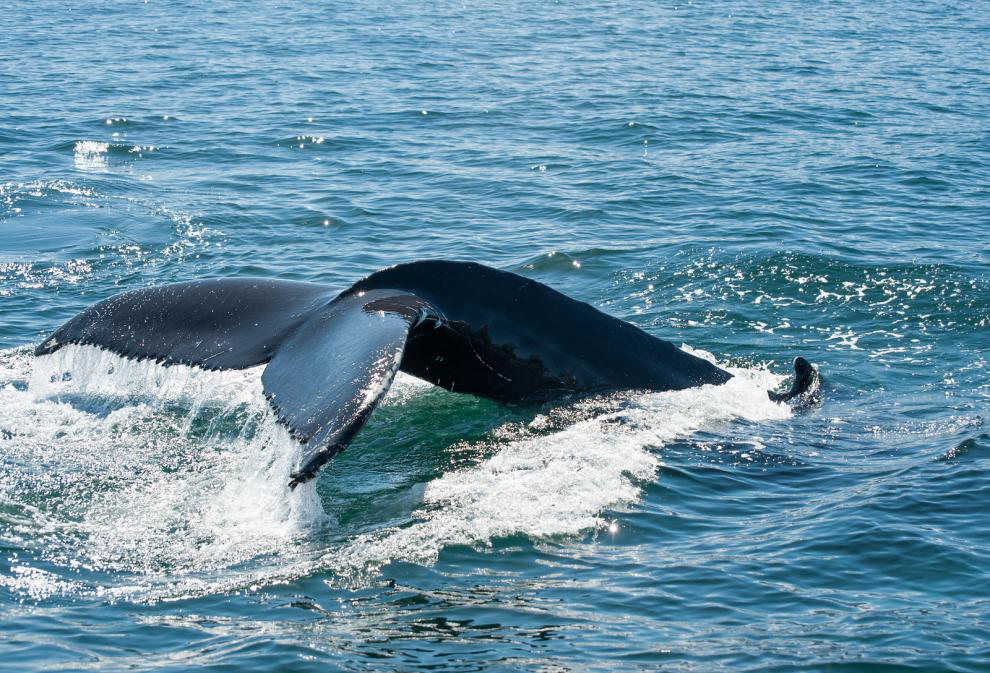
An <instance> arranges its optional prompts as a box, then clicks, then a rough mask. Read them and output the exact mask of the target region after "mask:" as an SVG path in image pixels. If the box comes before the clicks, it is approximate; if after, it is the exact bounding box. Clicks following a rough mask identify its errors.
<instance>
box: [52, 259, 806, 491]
mask: <svg viewBox="0 0 990 673" xmlns="http://www.w3.org/2000/svg"><path fill="white" fill-rule="evenodd" d="M67 344H89V345H93V346H98V347H101V348H105V349H107V350H109V351H112V352H114V353H116V354H118V355H122V356H124V357H128V358H136V359H153V360H155V361H157V362H159V363H161V364H163V365H166V366H168V365H173V364H184V365H190V366H195V367H201V368H204V369H244V368H247V367H253V366H256V365H261V364H266V363H267V367H266V369H265V371H264V373H263V374H262V377H261V382H262V387H263V391H264V394H265V396H266V397H267V399H268V400H269V402H270V404H271V406H272V408H273V409H274V411H275V414H276V415H277V417H278V419H279V421H280V422H282V423H283V424H285V425H286V427H287V428H288V429H289V431H290V433H291V434H292V435H293V436H294V437H295V438H296V439H297V440H298V441H299V442H301V443H302V444H303V445H304V455H303V459H302V462H301V464H300V465H299V468H298V470H296V471H295V472H294V473H293V474H292V475H291V482H290V486H291V487H295V486H296V485H297V484H299V483H302V482H304V481H307V480H309V479H312V478H313V477H314V476H315V475H316V474H317V473H318V471H319V469H320V467H322V466H323V465H324V464H325V463H326V462H327V461H328V460H330V459H331V458H333V456H335V455H336V454H338V453H339V452H340V451H342V450H344V449H345V448H346V447H347V446H348V445H349V444H350V443H351V441H352V440H353V439H354V437H355V435H356V434H357V433H358V431H360V429H361V428H362V427H363V426H364V424H365V422H366V421H367V420H368V417H369V416H370V415H371V413H372V412H373V411H374V409H375V408H376V407H377V405H378V403H379V402H380V401H381V400H382V398H383V397H384V396H385V394H386V393H387V392H388V389H389V386H391V384H392V381H393V379H394V378H395V375H396V373H397V372H398V371H403V372H406V373H407V374H411V375H412V376H416V377H419V378H421V379H424V380H426V381H428V382H430V383H433V384H435V385H438V386H441V387H443V388H446V389H448V390H452V391H455V392H459V393H469V394H474V395H478V396H481V397H487V398H489V399H493V400H497V401H500V402H530V401H545V400H548V399H553V398H556V397H560V396H561V395H566V394H572V393H578V394H583V393H594V392H604V391H609V390H623V389H625V390H630V389H639V390H657V391H663V390H681V389H684V388H690V387H695V386H701V385H706V384H713V385H718V384H722V383H725V382H726V381H728V380H729V379H730V378H732V374H730V373H729V372H727V371H725V370H723V369H721V368H719V367H717V366H716V365H714V364H712V363H711V362H708V361H707V360H704V359H702V358H699V357H696V356H694V355H692V354H690V353H687V352H685V351H683V350H681V349H679V348H677V347H676V346H674V345H673V344H672V343H670V342H668V341H664V340H662V339H658V338H656V337H654V336H651V335H650V334H647V333H646V332H644V331H643V330H641V329H639V328H638V327H636V326H634V325H631V324H629V323H627V322H624V321H622V320H619V319H617V318H614V317H612V316H610V315H607V314H605V313H602V312H601V311H599V310H597V309H595V308H594V307H592V306H590V305H589V304H586V303H584V302H580V301H576V300H574V299H571V298H570V297H567V296H565V295H563V294H561V293H559V292H557V291H556V290H553V289H551V288H549V287H547V286H546V285H543V284H541V283H538V282H536V281H533V280H530V279H528V278H524V277H522V276H519V275H516V274H513V273H508V272H505V271H499V270H497V269H492V268H490V267H486V266H482V265H480V264H475V263H470V262H450V261H423V262H413V263H410V264H402V265H399V266H394V267H390V268H388V269H384V270H382V271H379V272H377V273H374V274H372V275H370V276H368V277H367V278H365V279H363V280H361V281H358V282H357V283H355V284H354V285H353V286H352V287H350V288H349V289H347V290H345V291H344V292H342V293H339V294H337V293H336V292H335V291H333V290H332V289H330V288H328V287H325V286H323V285H317V284H310V283H297V282H289V281H280V280H272V279H217V280H201V281H193V282H186V283H177V284H173V285H166V286H162V287H153V288H145V289H141V290H135V291H131V292H125V293H123V294H120V295H117V296H115V297H111V298H109V299H106V300H104V301H102V302H100V303H98V304H95V305H93V306H91V307H89V308H87V309H86V310H84V311H83V312H82V313H80V314H78V315H77V316H75V317H74V318H72V319H70V320H69V321H68V322H66V323H65V324H64V325H62V326H61V327H60V328H58V329H57V330H56V331H55V332H54V333H53V334H52V335H51V336H50V337H49V338H48V339H46V340H45V341H44V342H42V343H41V345H39V346H38V347H37V349H36V350H35V353H36V354H37V355H46V354H49V353H53V352H55V351H56V350H58V349H59V348H61V347H62V346H64V345H67ZM795 368H796V370H797V373H798V380H797V381H796V382H795V385H794V387H793V388H792V390H791V392H789V393H786V394H778V393H770V398H771V399H780V400H783V399H790V398H791V397H794V396H795V395H799V394H802V393H804V392H806V391H807V390H809V389H810V386H811V385H812V384H813V383H815V382H817V372H816V371H815V370H814V368H813V367H811V365H810V364H809V363H808V362H807V361H806V360H804V359H803V358H799V359H798V360H797V361H795Z"/></svg>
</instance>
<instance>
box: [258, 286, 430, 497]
mask: <svg viewBox="0 0 990 673" xmlns="http://www.w3.org/2000/svg"><path fill="white" fill-rule="evenodd" d="M423 307H424V305H423V304H422V302H419V300H417V299H416V298H415V297H411V296H408V295H402V294H399V293H394V292H393V293H389V292H387V291H381V290H378V291H374V292H369V293H367V296H364V295H363V293H362V295H361V296H358V295H350V296H347V297H344V298H341V299H339V300H337V301H335V302H333V303H332V304H331V305H329V306H328V307H326V308H325V309H323V310H321V311H319V312H317V313H315V314H314V315H313V316H312V317H311V318H310V319H309V320H307V321H306V322H305V323H303V324H302V325H301V326H300V327H299V329H298V330H296V332H295V333H293V334H292V335H291V336H290V337H289V338H288V339H286V341H285V342H284V343H283V344H282V345H281V346H280V347H279V349H278V352H277V353H276V354H275V356H274V357H273V358H272V360H271V362H269V363H268V367H267V368H266V369H265V372H264V374H263V375H262V377H261V381H262V384H263V386H264V391H265V395H266V396H267V397H268V399H269V401H270V402H271V404H272V406H273V408H274V409H275V411H276V413H277V415H278V417H279V420H280V421H282V422H283V423H284V424H285V425H286V426H288V428H289V430H290V432H291V433H292V435H293V436H294V437H295V438H296V439H298V440H299V441H301V442H302V443H303V444H304V446H305V449H304V451H305V452H304V455H303V459H302V463H301V465H300V467H299V469H298V471H296V472H295V473H293V474H292V475H291V477H292V481H291V482H290V484H289V485H290V487H293V488H294V487H295V486H296V485H297V484H299V483H301V482H304V481H308V480H309V479H312V478H313V477H314V476H316V473H317V472H318V471H319V469H320V467H322V466H323V465H324V464H325V463H326V462H327V461H328V460H330V459H331V458H333V457H334V456H335V455H337V454H338V453H340V452H341V451H343V450H344V448H346V447H347V445H348V444H350V443H351V441H352V440H353V439H354V436H355V435H356V434H357V433H358V431H359V430H360V429H361V428H362V427H363V426H364V424H365V422H366V421H367V420H368V417H369V416H370V415H371V412H372V411H374V409H375V407H376V406H378V403H379V402H380V401H381V399H382V398H383V397H384V396H385V393H386V392H388V389H389V387H390V386H391V384H392V380H393V379H394V378H395V373H396V372H397V371H398V370H399V365H400V363H401V362H402V355H403V353H404V351H405V347H406V341H407V339H408V337H409V332H410V330H411V329H412V327H413V326H414V325H415V324H416V323H417V322H418V321H419V320H420V319H421V317H422V312H423Z"/></svg>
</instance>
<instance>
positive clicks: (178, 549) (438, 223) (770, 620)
mask: <svg viewBox="0 0 990 673" xmlns="http://www.w3.org/2000/svg"><path fill="white" fill-rule="evenodd" d="M2 16H3V19H2V29H0V669H3V670H11V671H50V670H59V671H82V670H98V671H124V670H127V671H186V670H193V669H196V670H215V671H221V670H224V671H230V670H238V671H252V670H257V671H274V670H280V671H281V670H285V671H289V670H291V671H327V670H340V671H416V670H431V671H451V672H455V671H456V672H460V671H520V670H524V671H547V672H550V671H657V670H664V671H667V670H669V671H698V672H714V671H733V672H736V671H774V672H784V671H849V672H850V673H852V672H860V671H884V672H887V673H889V672H894V671H898V672H899V671H925V672H929V671H988V670H990V515H988V512H990V504H988V503H990V476H988V474H987V471H988V468H990V430H988V429H987V426H986V418H987V415H988V413H990V385H988V383H987V376H988V373H990V370H988V365H987V360H988V357H990V348H988V346H990V338H988V336H990V246H988V244H987V239H988V234H990V122H988V120H990V58H988V55H990V19H988V17H990V5H988V4H987V3H985V2H974V3H954V2H939V3H931V2H921V3H900V2H870V3H847V2H822V3H814V4H813V3H804V2H793V1H784V2H774V3H770V2H755V3H742V2H699V1H698V0H694V1H685V2H680V1H678V2H676V3H674V2H666V3H653V2H640V1H632V2H627V3H593V2H576V3H516V2H501V1H498V0H496V1H495V2H490V3H450V2H438V3H412V2H404V1H400V2H389V3H376V2H360V3H354V2H339V3H300V2H295V1H288V2H283V1H279V2H277V3H275V2H257V3H233V2H226V1H222V0H221V1H217V2H211V3H197V2H178V1H177V2H162V1H160V0H150V1H145V2H136V1H116V2H107V3H83V2H57V1H55V0H51V1H42V2H30V3H29V2H24V1H23V0H12V1H9V2H6V3H4V6H3V11H2ZM423 258H450V259H461V260H474V261H478V262H482V263H485V264H489V265H492V266H495V267H498V268H502V269H506V270H510V271H514V272H517V273H521V274H523V275H526V276H529V277H531V278H534V279H537V280H539V281H541V282H544V283H547V284H549V285H551V286H553V287H555V288H557V289H559V290H561V291H563V292H565V293H567V294H569V295H571V296H573V297H576V298H579V299H581V300H584V301H587V302H590V303H592V304H593V305H595V306H597V307H599V308H600V309H602V310H604V311H607V312H608V313H611V314H613V315H616V316H619V317H621V318H623V319H625V320H629V321H631V322H633V323H635V324H637V325H639V326H640V327H642V328H643V329H645V330H647V331H649V332H650V333H652V334H655V335H657V336H658V337H662V338H666V339H669V340H671V341H674V342H675V343H677V344H679V345H680V344H684V345H685V347H687V348H691V349H694V350H695V351H698V352H701V353H703V354H706V357H711V358H714V359H715V360H716V361H718V362H719V363H721V364H722V365H723V366H726V367H729V368H731V369H732V371H734V372H735V373H736V374H737V376H736V378H734V379H733V381H732V382H730V384H727V385H725V386H722V387H719V388H713V387H708V388H702V389H695V390H688V391H681V392H673V393H637V392H626V393H619V394H614V395H607V396H601V397H596V398H592V399H582V400H567V401H563V402H561V403H558V404H555V405H545V406H541V407H505V406H500V405H498V404H494V403H491V402H488V401H483V400H479V399H475V398H472V397H469V396H461V395H455V394H451V393H447V392H445V391H441V390H438V389H435V388H432V387H430V386H429V385H427V384H424V383H422V382H419V381H417V380H415V379H412V378H408V377H400V379H399V380H398V382H397V384H396V385H395V387H394V388H393V390H392V391H391V392H390V394H389V396H388V398H387V399H386V401H385V403H384V405H383V406H382V407H381V408H380V409H379V410H378V411H377V412H376V413H375V415H374V416H373V418H372V419H371V421H370V422H369V424H368V425H367V427H366V428H365V429H364V431H363V432H362V433H361V434H360V435H359V437H358V439H357V441H356V442H355V443H354V444H353V445H352V446H351V448H350V449H348V450H347V451H346V452H345V453H344V454H343V455H341V456H340V457H339V458H337V459H336V460H335V461H333V463H332V464H330V465H329V466H328V467H327V469H325V470H324V472H323V473H322V475H321V476H320V478H319V479H318V480H317V481H316V482H313V483H310V484H307V485H305V486H303V487H300V488H299V489H297V490H296V491H294V492H291V493H290V492H288V491H287V490H286V488H285V483H286V475H287V474H288V472H289V471H290V470H291V469H292V468H293V466H294V464H295V461H296V460H297V459H298V456H299V449H298V447H297V446H295V444H294V443H293V441H292V440H291V439H290V438H289V437H287V436H286V434H285V431H284V430H283V429H282V428H281V427H280V426H279V425H277V424H276V423H274V422H273V420H272V418H271V416H270V413H269V412H268V410H267V407H266V404H265V401H264V399H263V398H262V396H261V392H260V383H259V375H260V372H259V371H258V370H248V371H245V372H232V373H230V372H229V373H204V372H198V371H194V370H191V369H187V368H182V367H173V368H169V369H165V368H161V367H158V366H157V365H153V364H148V363H143V364H138V363H132V362H127V361H123V360H120V359H117V358H114V357H113V356H110V355H108V354H106V353H103V352H100V351H98V350H96V349H93V348H84V347H73V348H68V349H64V350H63V351H60V352H59V353H58V354H56V355H54V356H50V357H46V358H38V359H35V358H34V356H33V355H32V348H33V346H34V345H35V344H37V343H38V342H39V341H40V340H41V339H43V338H44V336H45V335H46V334H48V333H49V332H50V331H51V330H53V329H54V328H55V327H57V326H58V325H59V324H61V322H62V321H64V320H66V319H68V318H69V317H71V316H72V315H74V314H75V313H76V312H78V311H80V310H81V309H82V308H84V307H86V306H88V305H89V304H91V303H93V302H95V301H98V300H100V299H102V298H105V297H108V296H111V295H113V294H114V293H117V292H120V291H123V290H126V289H132V288H137V287H143V286H147V285H153V284H160V283H167V282H173V281H180V280H187V279H193V278H218V277H229V276H269V277H276V278H285V279H296V280H306V281H315V282H322V283H326V284H329V285H332V286H335V287H339V288H341V289H343V288H345V287H347V286H348V285H349V284H350V283H352V282H353V281H354V280H356V279H358V278H360V277H362V276H364V275H366V274H368V273H370V272H372V271H375V270H377V269H379V268H381V267H384V266H388V265H391V264H395V263H399V262H406V261H411V260H415V259H423ZM484 300H485V298H484V297H479V301H484ZM797 355H802V356H805V357H807V358H808V359H810V360H811V361H812V362H814V363H816V364H817V366H818V367H819V369H820V371H821V373H822V376H823V379H824V389H823V400H822V403H821V404H820V406H818V407H815V408H812V409H809V410H807V411H797V410H793V409H791V408H790V407H787V406H784V405H777V404H773V403H770V402H769V401H768V400H767V398H766V396H765V393H764V390H765V389H766V388H767V387H773V386H780V385H783V384H784V383H785V381H786V380H787V376H788V374H789V367H790V362H791V360H792V359H793V358H794V357H795V356H797ZM314 366H318V365H317V364H314Z"/></svg>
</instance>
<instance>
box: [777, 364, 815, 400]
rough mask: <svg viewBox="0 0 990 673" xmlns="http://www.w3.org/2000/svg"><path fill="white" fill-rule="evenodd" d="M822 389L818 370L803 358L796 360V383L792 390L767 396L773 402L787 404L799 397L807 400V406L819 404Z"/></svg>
mask: <svg viewBox="0 0 990 673" xmlns="http://www.w3.org/2000/svg"><path fill="white" fill-rule="evenodd" d="M820 389H821V379H820V378H819V376H818V370H817V369H815V367H814V365H812V364H811V363H810V362H808V361H807V360H805V359H804V358H802V357H796V358H794V382H793V383H792V384H791V389H790V390H788V391H787V392H786V393H775V392H773V391H767V395H768V396H769V397H770V399H771V400H772V401H773V402H787V401H790V400H793V399H794V398H797V397H804V398H807V399H806V400H803V401H804V402H805V405H806V406H808V405H811V404H814V403H815V402H817V397H818V394H819V391H820Z"/></svg>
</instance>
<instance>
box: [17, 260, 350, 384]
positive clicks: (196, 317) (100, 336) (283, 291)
mask: <svg viewBox="0 0 990 673" xmlns="http://www.w3.org/2000/svg"><path fill="white" fill-rule="evenodd" d="M334 294H335V293H334V292H333V291H332V290H331V289H330V288H327V287H325V286H323V285H313V284H311V283H295V282H291V281H284V280H272V279H266V278H247V279H242V278H223V279H216V280H197V281H191V282H186V283H174V284H172V285H163V286H160V287H147V288H142V289H140V290H132V291H130V292H123V293H121V294H118V295H115V296H113V297H110V298H109V299H105V300H104V301H101V302H99V303H98V304H94V305H93V306H90V307H89V308H87V309H86V310H84V311H83V312H82V313H79V314H78V315H76V316H75V317H74V318H72V319H70V320H69V321H68V322H67V323H65V324H64V325H62V326H61V327H59V328H58V329H57V330H55V332H54V333H53V334H52V335H51V336H50V337H48V339H46V340H45V341H43V342H42V343H41V345H39V346H38V347H37V348H36V349H35V351H34V354H35V355H47V354H49V353H54V352H55V351H56V350H58V349H59V348H61V347H62V346H65V345H67V344H86V345H92V346H99V347H101V348H106V349H107V350H110V351H113V352H114V353H116V354H118V355H122V356H124V357H128V358H134V359H138V360H149V359H150V360H155V361H157V362H159V363H161V364H164V365H173V364H184V365H192V366H195V367H201V368H203V369H245V368H247V367H253V366H255V365H259V364H262V363H264V362H268V360H270V359H271V357H272V355H274V353H275V349H276V348H277V347H278V345H279V344H280V343H281V342H282V341H283V340H284V339H285V338H286V337H287V336H288V335H289V334H290V333H292V331H293V330H295V329H296V328H297V327H298V326H299V325H300V324H301V323H302V322H303V321H304V320H306V318H308V317H309V315H310V314H311V313H312V311H313V310H315V309H316V308H318V307H320V306H322V305H324V304H326V303H327V302H329V301H330V300H331V299H333V297H334Z"/></svg>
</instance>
